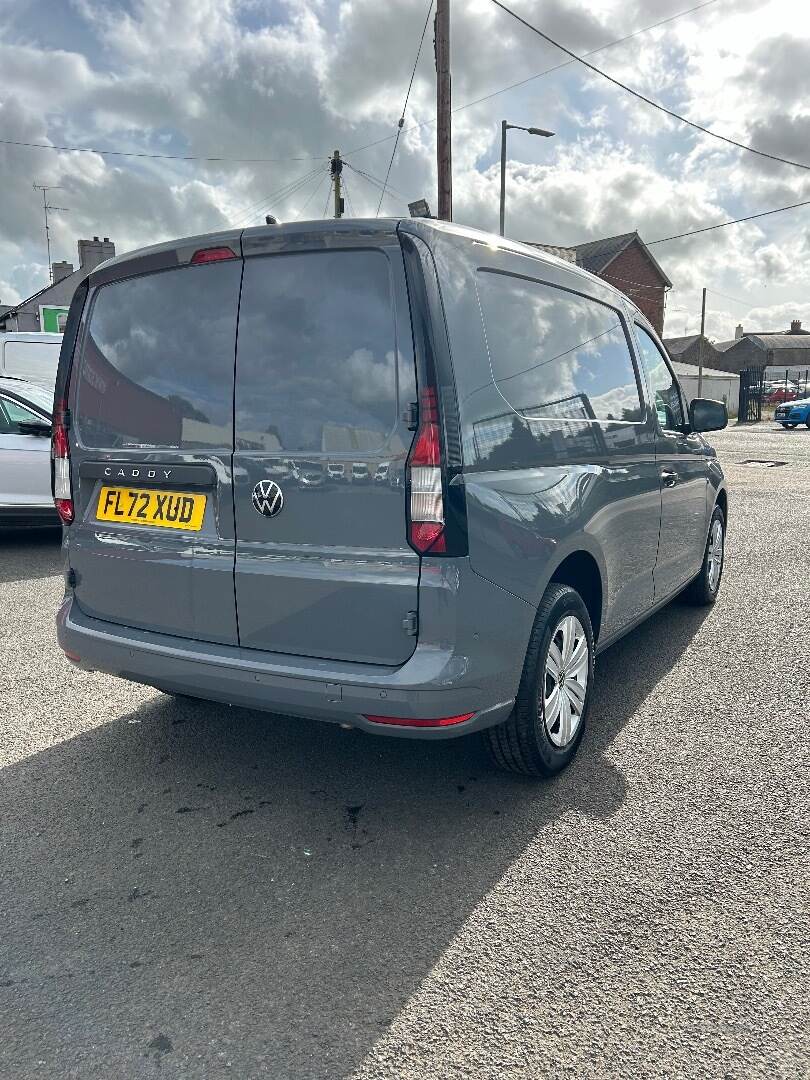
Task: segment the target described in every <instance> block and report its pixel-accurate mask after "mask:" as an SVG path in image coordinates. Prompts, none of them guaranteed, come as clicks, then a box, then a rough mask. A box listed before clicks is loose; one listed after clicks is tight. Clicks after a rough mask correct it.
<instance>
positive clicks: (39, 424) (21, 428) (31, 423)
mask: <svg viewBox="0 0 810 1080" xmlns="http://www.w3.org/2000/svg"><path fill="white" fill-rule="evenodd" d="M17 431H18V432H19V434H20V435H40V436H41V437H42V438H46V437H47V438H50V436H51V425H50V424H48V423H46V422H45V421H44V420H21V421H20V422H19V423H18V424H17Z"/></svg>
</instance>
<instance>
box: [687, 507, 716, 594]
mask: <svg viewBox="0 0 810 1080" xmlns="http://www.w3.org/2000/svg"><path fill="white" fill-rule="evenodd" d="M725 550H726V519H725V516H724V514H723V511H722V510H721V509H720V507H719V506H715V508H714V513H713V514H712V520H711V523H710V524H709V537H708V539H707V541H706V550H705V551H704V553H703V565H702V566H701V568H700V573H699V574H698V576H697V577H696V578H695V579H694V581H693V582H692V583H691V585H689V586H688V588H687V589H686V591H685V592H684V594H683V596H684V599H685V600H686V601H687V603H690V604H695V605H696V606H697V607H708V606H710V605H711V604H713V603H714V602H715V600H716V599H717V594H718V592H719V591H720V579H721V578H722V576H723V563H724V561H725Z"/></svg>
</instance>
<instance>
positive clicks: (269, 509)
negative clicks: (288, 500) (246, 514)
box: [253, 480, 284, 517]
mask: <svg viewBox="0 0 810 1080" xmlns="http://www.w3.org/2000/svg"><path fill="white" fill-rule="evenodd" d="M253 507H254V509H255V510H256V513H257V514H264V516H265V517H275V516H276V514H280V513H281V511H282V510H283V509H284V496H283V495H282V493H281V488H280V487H279V486H278V484H277V483H276V482H275V481H274V480H260V481H259V482H258V484H257V485H256V487H255V488H254V489H253Z"/></svg>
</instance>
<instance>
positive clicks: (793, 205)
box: [645, 199, 810, 247]
mask: <svg viewBox="0 0 810 1080" xmlns="http://www.w3.org/2000/svg"><path fill="white" fill-rule="evenodd" d="M799 206H810V199H805V201H804V202H797V203H791V204H790V206H778V207H777V208H776V209H775V210H761V211H760V212H759V213H758V214H747V215H746V216H745V217H740V218H734V220H733V221H720V222H718V223H717V225H706V226H705V227H704V228H702V229H692V230H691V231H690V232H682V233H676V234H675V235H674V236H664V237H663V238H662V239H661V240H646V241H645V243H646V245H647V247H651V246H652V245H653V244H666V243H667V241H668V240H680V239H682V238H683V237H684V236H697V235H698V234H699V233H707V232H712V231H713V230H714V229H725V227H726V226H727V225H739V224H740V223H741V222H743V221H754V219H755V218H763V217H769V216H770V215H771V214H782V213H784V211H785V210H795V209H797V207H799Z"/></svg>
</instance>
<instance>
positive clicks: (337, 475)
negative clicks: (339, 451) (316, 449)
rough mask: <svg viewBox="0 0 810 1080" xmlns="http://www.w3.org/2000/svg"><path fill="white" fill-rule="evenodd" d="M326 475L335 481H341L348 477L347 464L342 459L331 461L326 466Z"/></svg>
mask: <svg viewBox="0 0 810 1080" xmlns="http://www.w3.org/2000/svg"><path fill="white" fill-rule="evenodd" d="M326 475H327V477H328V478H329V479H330V480H332V481H334V482H335V483H340V482H341V481H343V480H345V479H346V466H345V465H344V464H343V462H342V461H337V462H332V461H330V462H329V463H328V464H327V466H326Z"/></svg>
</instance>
